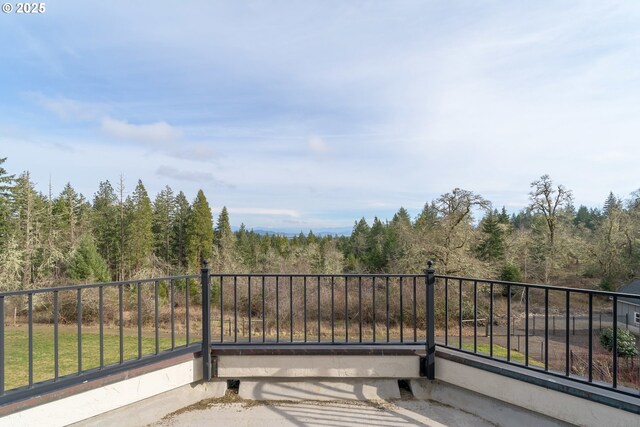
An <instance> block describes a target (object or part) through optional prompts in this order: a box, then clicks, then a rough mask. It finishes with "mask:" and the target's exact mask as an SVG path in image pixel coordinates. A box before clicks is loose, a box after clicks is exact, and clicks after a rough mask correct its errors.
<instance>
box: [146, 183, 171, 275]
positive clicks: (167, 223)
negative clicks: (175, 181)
mask: <svg viewBox="0 0 640 427" xmlns="http://www.w3.org/2000/svg"><path fill="white" fill-rule="evenodd" d="M175 211H176V200H175V197H174V196H173V190H171V187H169V186H166V187H165V188H164V190H162V191H160V192H159V193H158V195H157V196H156V199H155V201H154V202H153V227H152V229H153V251H154V253H155V255H156V256H157V257H158V258H159V259H160V260H162V261H164V262H165V263H166V264H170V263H171V262H172V261H173V252H172V250H171V243H172V241H173V233H174V227H173V225H174V219H175V214H176V212H175Z"/></svg>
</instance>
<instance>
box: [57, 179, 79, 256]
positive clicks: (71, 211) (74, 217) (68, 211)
mask: <svg viewBox="0 0 640 427" xmlns="http://www.w3.org/2000/svg"><path fill="white" fill-rule="evenodd" d="M83 204H84V198H83V197H82V195H81V194H78V193H77V192H76V191H75V190H74V189H73V187H72V186H71V183H67V185H65V187H64V189H63V190H62V192H61V193H60V195H59V196H58V198H57V199H56V200H55V201H54V203H53V216H54V217H55V221H56V225H57V229H58V231H59V232H60V234H61V235H60V242H61V244H62V245H63V248H64V249H63V250H65V251H70V250H71V249H72V248H74V247H75V246H76V244H77V242H78V239H79V236H80V233H81V228H82V225H81V216H82V211H83Z"/></svg>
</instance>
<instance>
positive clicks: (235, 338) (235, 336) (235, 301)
mask: <svg viewBox="0 0 640 427" xmlns="http://www.w3.org/2000/svg"><path fill="white" fill-rule="evenodd" d="M233 342H238V276H233Z"/></svg>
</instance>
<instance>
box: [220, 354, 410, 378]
mask: <svg viewBox="0 0 640 427" xmlns="http://www.w3.org/2000/svg"><path fill="white" fill-rule="evenodd" d="M217 359H218V360H217V363H218V373H217V376H218V377H220V378H233V379H240V378H260V377H270V378H400V379H405V378H418V377H419V376H420V357H419V356H417V355H414V356H295V357H293V356H292V357H283V356H217Z"/></svg>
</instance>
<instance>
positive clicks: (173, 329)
mask: <svg viewBox="0 0 640 427" xmlns="http://www.w3.org/2000/svg"><path fill="white" fill-rule="evenodd" d="M169 284H170V285H169V286H170V288H171V289H170V291H171V350H175V348H176V310H175V306H176V303H175V280H174V279H171V280H170V281H169ZM202 327H203V328H204V325H203V326H202Z"/></svg>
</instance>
